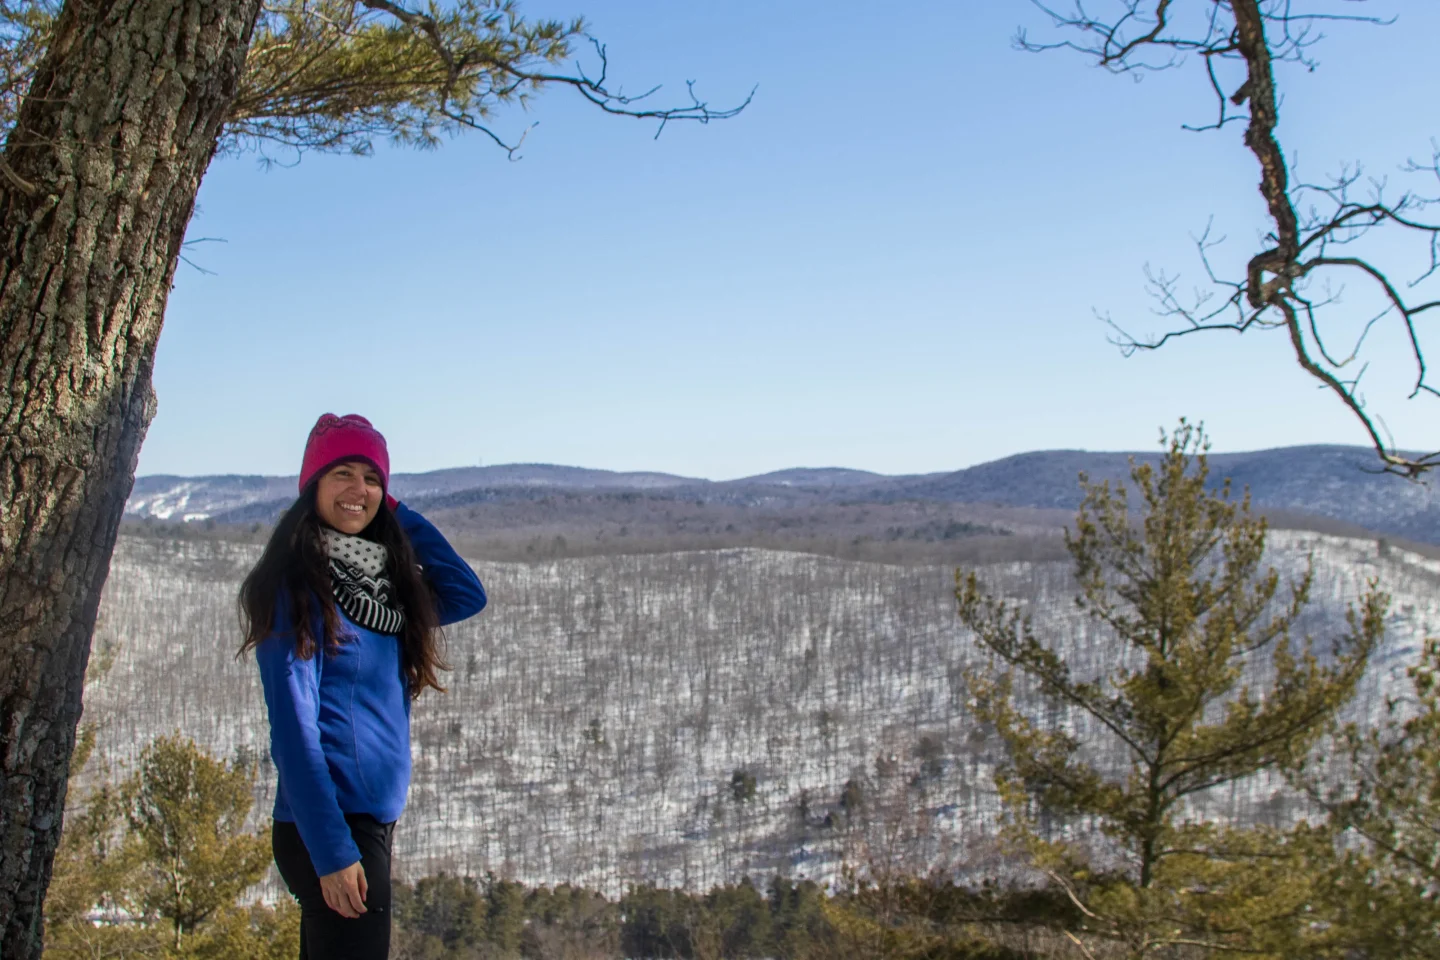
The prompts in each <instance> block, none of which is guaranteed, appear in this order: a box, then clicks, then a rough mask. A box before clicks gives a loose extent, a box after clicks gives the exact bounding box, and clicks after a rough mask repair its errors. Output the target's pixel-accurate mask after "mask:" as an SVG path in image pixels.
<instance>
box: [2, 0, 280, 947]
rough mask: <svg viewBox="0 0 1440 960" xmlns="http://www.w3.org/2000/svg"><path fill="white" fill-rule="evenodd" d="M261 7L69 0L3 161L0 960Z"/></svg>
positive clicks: (29, 874)
mask: <svg viewBox="0 0 1440 960" xmlns="http://www.w3.org/2000/svg"><path fill="white" fill-rule="evenodd" d="M259 6H260V4H259V0H128V2H127V0H68V2H66V4H65V7H64V10H63V11H62V13H61V15H60V18H59V21H58V23H57V25H56V28H55V35H54V36H53V37H52V38H51V41H50V45H49V48H48V51H47V53H46V55H45V59H44V61H43V62H42V63H41V65H40V68H39V71H38V72H37V74H36V77H35V81H34V84H33V85H32V87H31V90H30V92H29V94H28V95H27V96H26V98H25V101H24V103H23V104H22V106H21V109H20V113H19V117H18V119H17V122H16V125H15V128H14V130H13V131H12V132H11V134H10V137H9V139H8V141H7V143H6V145H5V151H4V155H3V158H4V159H3V165H0V769H3V775H4V780H3V786H0V956H3V957H5V958H7V960H31V958H35V957H38V956H39V955H40V949H41V917H42V906H43V902H44V897H45V890H46V887H47V886H48V884H49V880H50V866H51V861H52V859H53V857H54V853H55V847H56V844H57V842H58V840H59V835H60V820H61V814H62V812H63V809H64V802H65V781H66V775H67V773H68V768H69V758H70V751H71V748H72V746H73V744H74V738H75V726H76V723H77V722H78V720H79V718H80V692H81V685H82V682H83V679H84V673H85V665H86V662H87V660H88V659H89V654H90V634H91V631H92V629H93V627H94V624H95V614H96V610H97V608H98V606H99V603H100V591H101V588H102V587H103V586H104V583H105V577H106V574H107V573H108V572H109V567H110V553H111V550H112V549H113V548H114V545H115V535H116V531H117V529H118V528H119V524H120V516H121V512H122V510H123V509H124V504H125V500H126V498H127V497H128V496H129V493H130V487H131V485H132V483H133V481H134V474H135V463H136V458H137V456H138V454H139V451H140V443H141V441H142V440H143V439H144V437H145V430H146V427H147V426H148V425H149V422H150V418H151V416H152V415H153V413H154V402H153V393H152V390H151V385H150V374H151V365H152V362H153V359H154V356H155V343H156V341H157V339H158V338H159V335H160V324H161V320H162V317H163V315H164V309H165V302H166V298H167V296H168V294H169V290H170V286H171V281H172V279H173V277H174V272H175V264H176V262H177V261H178V259H179V254H180V245H181V242H182V240H183V238H184V234H185V228H186V225H187V223H188V221H189V219H190V214H191V211H192V210H193V208H194V202H195V193H196V191H197V190H198V188H199V186H200V178H201V177H202V176H203V175H204V173H205V169H206V167H207V166H208V165H209V163H210V159H211V158H212V157H213V156H214V153H215V147H216V142H217V138H218V135H219V133H220V130H221V123H222V120H223V119H224V117H225V114H226V111H227V109H228V108H229V106H230V104H231V102H232V100H233V99H234V96H235V91H236V88H237V85H238V81H239V78H240V71H241V68H242V66H243V64H244V58H245V52H246V49H247V47H248V45H249V42H250V36H251V32H252V30H253V29H254V23H255V18H256V15H257V13H258V10H259Z"/></svg>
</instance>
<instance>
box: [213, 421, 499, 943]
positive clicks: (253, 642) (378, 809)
mask: <svg viewBox="0 0 1440 960" xmlns="http://www.w3.org/2000/svg"><path fill="white" fill-rule="evenodd" d="M389 477H390V454H389V451H388V448H387V447H386V444H385V438H384V437H383V436H381V435H380V433H379V431H377V430H376V429H375V428H374V427H373V426H371V425H370V421H368V420H366V419H365V418H364V417H360V416H356V415H354V414H350V415H348V416H344V417H337V416H335V415H334V414H329V413H327V414H325V415H323V416H322V417H320V419H319V420H318V421H316V423H315V427H314V429H312V430H311V431H310V437H309V439H308V440H307V441H306V444H305V457H304V460H303V462H302V464H301V467H300V496H299V497H298V498H297V499H296V501H295V503H294V504H293V505H292V506H291V507H290V509H289V510H287V511H286V512H285V515H284V516H283V517H281V519H280V522H279V523H278V524H276V526H275V532H274V533H273V534H272V535H271V537H270V542H269V543H268V544H266V547H265V552H264V553H263V554H262V555H261V557H260V561H259V562H258V563H257V564H256V565H255V568H254V569H253V570H251V571H250V574H249V576H247V577H246V578H245V582H244V583H243V584H242V585H241V587H240V610H241V616H242V619H243V620H244V622H245V627H246V629H245V642H244V644H243V645H242V646H241V648H240V649H241V653H244V652H246V651H249V650H253V651H255V659H256V661H257V663H258V664H259V668H260V678H261V681H262V682H263V685H264V687H265V706H266V709H267V710H268V712H269V718H270V753H271V756H272V757H274V760H275V770H276V774H277V776H278V778H279V783H278V785H277V789H276V793H275V813H274V816H275V824H274V828H273V831H272V834H271V836H272V838H273V843H274V851H275V864H276V866H277V867H279V869H280V875H281V877H282V878H283V879H284V880H285V884H286V886H288V887H289V888H290V892H291V893H292V894H293V895H294V896H295V898H296V899H297V900H298V901H299V902H300V910H301V918H302V921H301V949H300V956H301V958H302V960H322V958H330V957H333V958H341V957H344V958H356V960H384V958H385V957H387V956H388V955H389V949H390V849H391V838H392V836H393V832H394V828H395V821H396V820H398V819H399V817H400V813H401V811H402V810H403V809H404V806H405V795H406V793H407V791H408V790H409V786H410V701H411V700H412V699H414V698H415V697H418V696H419V695H420V693H421V692H422V691H423V690H425V689H426V688H427V687H429V688H433V689H435V690H441V691H443V689H444V688H443V687H441V686H440V680H439V676H438V673H439V671H441V670H445V669H447V667H446V665H445V662H444V659H443V657H442V656H441V652H440V648H439V628H440V627H441V626H443V625H445V624H450V623H455V622H456V621H459V620H464V619H465V618H467V617H470V616H473V615H475V614H476V613H479V612H480V610H481V609H482V608H483V607H484V606H485V600H486V598H485V590H484V588H483V587H482V586H481V585H480V581H479V579H478V578H477V577H476V576H475V572H474V571H473V570H471V569H470V566H469V564H467V563H466V562H465V561H464V560H462V559H460V557H459V556H458V555H457V554H456V553H455V551H454V549H452V548H451V546H450V544H449V543H447V542H446V540H445V538H444V537H443V536H442V535H441V534H440V532H439V531H438V530H436V529H435V527H434V526H432V525H431V524H430V522H429V521H428V520H426V519H425V518H424V517H422V516H421V515H420V514H418V513H416V512H415V511H414V510H411V509H409V508H408V507H406V506H405V505H404V504H402V503H400V502H399V501H397V500H396V499H395V498H394V497H391V496H389V494H388V493H387V492H386V488H387V486H388V484H389Z"/></svg>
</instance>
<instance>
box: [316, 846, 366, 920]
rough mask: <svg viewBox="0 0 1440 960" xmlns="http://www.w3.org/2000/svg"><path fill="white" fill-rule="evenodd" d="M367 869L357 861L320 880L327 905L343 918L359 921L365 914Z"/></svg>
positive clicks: (321, 890)
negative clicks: (361, 915)
mask: <svg viewBox="0 0 1440 960" xmlns="http://www.w3.org/2000/svg"><path fill="white" fill-rule="evenodd" d="M369 889H370V888H369V887H367V886H366V885H365V868H364V867H362V866H360V861H359V860H356V861H355V862H354V863H352V864H350V866H348V867H345V868H343V869H340V870H336V871H335V872H334V873H327V874H325V876H323V877H321V878H320V892H321V893H323V894H324V895H325V905H326V906H328V907H329V908H330V909H331V910H334V911H335V912H336V913H338V914H340V916H342V917H349V918H350V919H351V920H354V919H357V918H358V917H359V916H360V914H362V913H364V912H365V894H366V893H367V892H368V891H369Z"/></svg>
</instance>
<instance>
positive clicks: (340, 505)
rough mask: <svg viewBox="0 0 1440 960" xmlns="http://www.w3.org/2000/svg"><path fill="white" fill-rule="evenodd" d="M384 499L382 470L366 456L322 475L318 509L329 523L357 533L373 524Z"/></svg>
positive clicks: (349, 532)
mask: <svg viewBox="0 0 1440 960" xmlns="http://www.w3.org/2000/svg"><path fill="white" fill-rule="evenodd" d="M384 499H385V488H384V487H383V486H382V485H381V483H380V471H379V470H376V469H375V468H374V467H372V466H370V464H368V463H366V462H364V461H363V460H349V461H346V462H345V463H337V464H335V466H333V467H331V468H330V469H329V470H326V471H325V472H324V473H323V474H321V475H320V484H319V486H318V487H316V488H315V512H316V513H318V514H320V521H321V522H322V523H324V524H325V525H326V526H330V527H334V528H335V529H336V530H339V531H340V532H341V533H348V534H350V535H351V536H354V535H355V534H358V533H359V532H360V531H361V530H364V529H365V528H366V527H368V526H370V521H371V520H374V519H375V514H377V513H379V512H380V504H381V502H382V501H383V500H384Z"/></svg>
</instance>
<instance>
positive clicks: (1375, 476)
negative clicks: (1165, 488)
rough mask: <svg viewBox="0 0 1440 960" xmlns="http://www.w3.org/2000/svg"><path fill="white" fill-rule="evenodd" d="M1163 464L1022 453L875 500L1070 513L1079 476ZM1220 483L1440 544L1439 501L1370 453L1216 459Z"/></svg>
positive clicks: (1263, 504) (1293, 507)
mask: <svg viewBox="0 0 1440 960" xmlns="http://www.w3.org/2000/svg"><path fill="white" fill-rule="evenodd" d="M1131 457H1134V458H1135V459H1137V460H1139V461H1141V462H1145V461H1149V462H1152V463H1153V462H1156V461H1158V460H1159V454H1154V453H1143V454H1125V453H1090V452H1087V451H1084V450H1048V451H1040V452H1036V453H1022V454H1019V455H1018V456H1014V457H1006V458H1004V459H1003V460H994V461H991V462H990V463H982V464H980V465H978V466H974V467H970V468H968V469H965V470H958V471H956V472H955V473H951V474H945V475H942V476H937V477H923V478H920V479H917V480H913V481H902V482H899V483H894V484H888V485H884V486H881V487H877V488H875V489H874V490H873V491H871V496H873V497H874V498H876V499H883V500H889V499H895V498H915V499H918V500H939V501H947V502H951V503H992V504H1001V505H1004V506H1012V507H1048V508H1059V509H1064V510H1073V509H1075V508H1076V507H1078V506H1079V504H1080V486H1079V483H1078V482H1077V477H1078V475H1079V474H1080V473H1081V472H1082V471H1083V472H1085V473H1086V474H1087V475H1088V476H1089V477H1090V479H1091V480H1092V481H1097V482H1098V481H1103V480H1109V481H1111V482H1112V483H1113V482H1118V481H1122V480H1125V479H1127V478H1128V476H1129V467H1130V458H1131ZM1210 475H1211V477H1213V478H1214V479H1215V481H1216V482H1221V481H1223V480H1224V479H1225V478H1227V477H1228V478H1229V479H1230V481H1231V484H1232V486H1233V488H1234V490H1235V492H1236V495H1237V496H1238V495H1239V494H1240V492H1241V491H1243V490H1245V489H1246V488H1248V489H1249V490H1250V493H1251V496H1252V498H1253V501H1254V503H1255V505H1256V506H1257V507H1259V508H1261V509H1262V510H1264V509H1270V510H1285V511H1291V512H1296V513H1306V514H1311V515H1314V516H1321V517H1329V518H1331V519H1334V520H1340V521H1344V522H1346V523H1350V524H1355V525H1356V526H1360V527H1364V528H1366V529H1368V530H1374V531H1376V532H1378V533H1392V534H1395V535H1397V536H1402V537H1406V538H1408V539H1411V540H1420V541H1425V542H1429V543H1440V494H1437V491H1436V489H1435V486H1434V485H1433V484H1420V483H1414V482H1411V481H1407V480H1404V479H1402V478H1400V477H1396V476H1392V475H1389V474H1382V473H1378V472H1376V461H1375V454H1374V452H1373V451H1371V450H1370V449H1369V448H1368V447H1340V446H1308V447H1282V448H1279V449H1273V450H1257V451H1254V452H1250V453H1217V454H1212V455H1211V456H1210Z"/></svg>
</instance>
